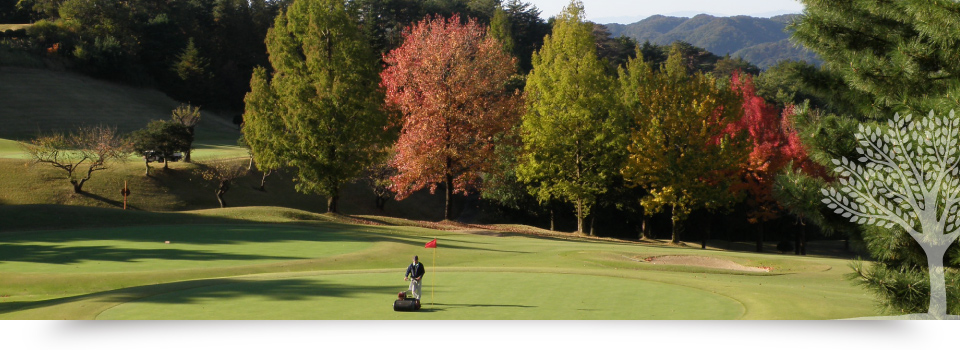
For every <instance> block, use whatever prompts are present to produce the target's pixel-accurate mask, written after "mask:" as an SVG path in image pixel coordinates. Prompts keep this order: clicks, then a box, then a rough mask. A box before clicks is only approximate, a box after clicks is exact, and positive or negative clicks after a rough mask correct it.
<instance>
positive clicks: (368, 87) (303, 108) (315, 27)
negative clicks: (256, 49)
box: [244, 0, 386, 212]
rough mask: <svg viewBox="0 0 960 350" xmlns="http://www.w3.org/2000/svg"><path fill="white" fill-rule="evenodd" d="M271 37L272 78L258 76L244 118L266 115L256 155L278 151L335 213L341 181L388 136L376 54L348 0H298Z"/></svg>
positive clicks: (255, 141) (303, 187)
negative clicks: (347, 4) (348, 8)
mask: <svg viewBox="0 0 960 350" xmlns="http://www.w3.org/2000/svg"><path fill="white" fill-rule="evenodd" d="M266 41H267V48H268V52H269V55H270V63H271V65H272V66H273V69H274V72H273V74H272V77H270V78H269V84H267V83H266V82H265V81H266V80H267V77H265V74H264V72H263V71H258V72H257V74H256V75H254V77H253V79H252V81H251V89H252V91H251V92H250V93H249V94H248V95H247V101H246V102H247V111H246V113H247V117H245V118H244V119H245V120H248V121H249V120H253V121H254V123H255V124H257V123H259V122H258V121H257V120H258V119H259V118H263V119H265V120H267V121H266V122H264V123H265V124H267V125H264V126H262V127H263V131H264V132H265V134H258V135H251V136H252V137H251V139H252V140H251V146H252V148H253V152H254V155H255V157H258V158H259V160H261V161H263V163H261V164H268V163H269V161H267V159H268V158H269V156H266V154H268V153H270V152H276V154H277V160H278V161H279V162H280V163H281V164H283V165H285V166H289V167H291V168H294V169H296V172H297V175H296V180H297V190H298V191H301V192H304V193H316V194H321V195H324V196H326V197H327V211H328V212H337V210H338V209H337V203H338V200H339V193H340V188H341V187H342V186H343V185H344V184H346V183H347V182H348V181H350V180H352V179H353V178H355V177H357V176H358V175H359V174H360V173H361V172H362V171H363V170H364V169H366V168H367V166H369V163H370V162H371V161H372V160H373V159H376V158H377V157H376V156H377V154H378V153H379V152H381V151H382V148H383V147H382V144H383V143H384V141H385V140H384V137H385V136H386V133H384V128H385V127H386V115H385V113H383V111H382V110H381V107H380V106H381V104H382V101H383V93H382V91H381V90H380V88H379V86H378V85H379V79H378V68H377V58H376V57H375V56H374V54H373V52H372V50H371V45H370V43H369V40H368V38H366V37H365V36H364V35H363V31H361V30H360V28H359V25H358V24H357V21H356V20H355V18H354V17H353V16H352V15H351V14H350V13H349V12H348V11H347V9H346V6H345V2H344V1H343V0H297V1H295V2H294V3H293V4H292V5H290V7H289V9H288V10H287V12H286V13H281V14H280V15H279V16H277V19H276V21H275V23H274V27H273V29H271V30H270V32H269V33H268V35H267V39H266ZM257 127H259V126H251V127H250V128H248V130H253V129H255V128H257ZM271 133H272V134H275V135H269V134H271ZM265 135H266V136H265ZM264 144H269V146H268V147H264V146H263V145H264ZM268 166H269V165H268Z"/></svg>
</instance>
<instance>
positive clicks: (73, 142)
mask: <svg viewBox="0 0 960 350" xmlns="http://www.w3.org/2000/svg"><path fill="white" fill-rule="evenodd" d="M20 146H21V148H23V150H24V151H26V152H27V153H28V154H29V155H30V157H31V158H33V160H34V161H35V162H36V163H45V164H50V165H52V166H53V167H55V168H57V169H61V170H63V171H64V172H66V173H67V180H69V181H70V184H72V185H73V192H74V193H81V192H83V184H85V183H86V182H87V181H88V180H90V177H91V176H92V175H93V173H94V172H96V171H100V170H106V169H107V165H108V163H110V162H112V161H116V160H123V159H125V158H126V157H127V156H128V155H129V153H130V147H129V143H128V142H127V140H125V139H124V138H122V137H120V135H118V134H117V129H116V128H114V127H108V126H97V127H81V128H80V129H79V130H77V131H76V132H73V133H70V134H64V133H54V134H51V135H46V136H39V137H37V138H36V139H34V140H33V141H31V142H30V143H21V144H20Z"/></svg>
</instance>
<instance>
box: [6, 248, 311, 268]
mask: <svg viewBox="0 0 960 350" xmlns="http://www.w3.org/2000/svg"><path fill="white" fill-rule="evenodd" d="M142 259H162V260H192V261H212V260H237V261H245V260H293V259H302V258H300V257H288V256H270V255H251V254H230V253H218V252H213V251H197V250H181V249H123V248H116V247H108V246H92V247H71V246H62V245H34V244H2V243H0V265H2V264H3V263H5V262H14V261H16V262H31V263H44V264H74V263H79V262H82V261H113V262H137V260H142Z"/></svg>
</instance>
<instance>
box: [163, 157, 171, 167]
mask: <svg viewBox="0 0 960 350" xmlns="http://www.w3.org/2000/svg"><path fill="white" fill-rule="evenodd" d="M167 169H170V162H168V161H167V157H163V170H167Z"/></svg>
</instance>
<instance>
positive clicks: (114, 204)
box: [78, 192, 139, 210]
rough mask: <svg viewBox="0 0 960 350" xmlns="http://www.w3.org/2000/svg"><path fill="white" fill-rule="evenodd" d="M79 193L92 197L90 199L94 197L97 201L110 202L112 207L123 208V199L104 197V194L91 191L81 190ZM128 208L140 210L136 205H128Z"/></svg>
mask: <svg viewBox="0 0 960 350" xmlns="http://www.w3.org/2000/svg"><path fill="white" fill-rule="evenodd" d="M78 194H79V195H81V196H84V197H87V198H90V199H92V200H95V201H99V202H102V203H106V204H108V205H110V206H111V207H114V208H123V202H122V201H117V200H113V199H109V198H106V197H103V196H100V195H96V194H93V193H90V192H80V193H78ZM127 208H128V209H132V210H139V209H138V208H135V207H133V206H132V205H127Z"/></svg>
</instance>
